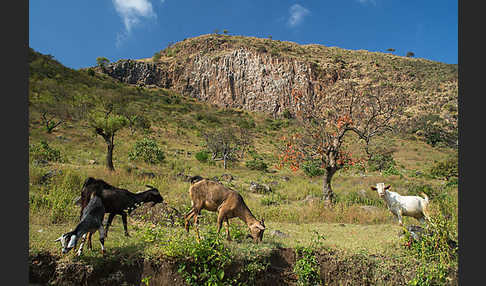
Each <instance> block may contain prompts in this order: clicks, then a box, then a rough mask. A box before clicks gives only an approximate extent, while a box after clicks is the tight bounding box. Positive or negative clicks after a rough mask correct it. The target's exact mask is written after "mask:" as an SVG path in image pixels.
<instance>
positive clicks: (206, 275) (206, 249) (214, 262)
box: [178, 230, 233, 285]
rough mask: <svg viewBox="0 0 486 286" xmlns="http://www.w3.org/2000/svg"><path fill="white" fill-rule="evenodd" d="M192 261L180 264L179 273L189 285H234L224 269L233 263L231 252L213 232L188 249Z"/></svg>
mask: <svg viewBox="0 0 486 286" xmlns="http://www.w3.org/2000/svg"><path fill="white" fill-rule="evenodd" d="M187 252H188V253H187V256H188V257H191V259H190V261H186V262H182V263H179V269H178V272H179V273H181V274H182V277H184V279H185V281H186V282H187V283H188V284H189V285H232V282H233V281H230V279H231V278H230V277H229V276H228V275H226V273H225V271H224V268H225V266H226V265H228V264H229V263H230V262H231V251H230V250H229V249H228V248H227V247H226V246H225V245H224V243H223V241H222V238H221V237H220V236H218V234H217V233H216V232H215V231H214V230H212V231H210V232H208V233H207V234H206V238H204V239H201V242H199V243H194V244H193V245H191V247H189V248H187Z"/></svg>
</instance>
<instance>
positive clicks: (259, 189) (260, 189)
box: [250, 182, 272, 194]
mask: <svg viewBox="0 0 486 286" xmlns="http://www.w3.org/2000/svg"><path fill="white" fill-rule="evenodd" d="M250 192H252V193H258V194H266V193H270V192H272V188H270V186H268V185H265V184H260V183H256V182H250Z"/></svg>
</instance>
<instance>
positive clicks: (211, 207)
mask: <svg viewBox="0 0 486 286" xmlns="http://www.w3.org/2000/svg"><path fill="white" fill-rule="evenodd" d="M189 196H190V197H191V200H192V209H191V211H190V212H188V213H187V214H186V215H185V229H186V231H187V232H189V220H190V219H191V218H192V217H194V228H195V230H196V235H197V241H200V237H199V229H198V226H197V217H198V215H199V213H200V212H201V210H203V209H205V210H208V211H212V212H218V222H217V223H218V233H219V231H220V230H221V226H222V225H223V220H224V221H226V237H227V239H228V240H231V237H230V233H229V221H228V219H230V218H234V217H238V218H240V219H241V220H242V221H244V222H245V223H246V225H247V226H248V228H249V229H250V234H251V237H252V238H253V241H254V242H260V241H262V239H263V232H264V231H265V224H264V220H263V219H262V221H261V222H259V221H258V220H257V219H256V218H255V216H253V214H252V213H251V211H250V209H249V208H248V207H247V206H246V204H245V202H244V201H243V198H242V197H241V195H240V194H239V193H238V192H236V191H234V190H231V189H229V188H227V187H225V186H223V185H222V184H220V183H217V182H214V181H211V180H207V179H203V178H201V177H200V176H195V177H192V179H191V187H190V188H189Z"/></svg>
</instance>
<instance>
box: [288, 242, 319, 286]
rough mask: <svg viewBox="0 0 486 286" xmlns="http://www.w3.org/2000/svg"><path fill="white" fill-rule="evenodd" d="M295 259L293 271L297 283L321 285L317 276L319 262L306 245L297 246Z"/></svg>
mask: <svg viewBox="0 0 486 286" xmlns="http://www.w3.org/2000/svg"><path fill="white" fill-rule="evenodd" d="M296 252H297V257H299V259H297V261H296V262H295V266H294V272H295V274H296V275H297V284H298V285H306V286H307V285H321V278H320V276H319V263H318V261H317V258H316V257H315V255H314V254H313V253H312V249H311V248H308V247H298V248H297V249H296Z"/></svg>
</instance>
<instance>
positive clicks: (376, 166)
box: [368, 150, 396, 171]
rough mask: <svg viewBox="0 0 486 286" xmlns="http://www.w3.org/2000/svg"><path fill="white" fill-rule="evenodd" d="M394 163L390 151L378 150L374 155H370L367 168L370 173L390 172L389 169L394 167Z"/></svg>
mask: <svg viewBox="0 0 486 286" xmlns="http://www.w3.org/2000/svg"><path fill="white" fill-rule="evenodd" d="M395 165H396V162H395V159H393V155H392V152H391V151H385V150H380V151H378V152H376V153H375V154H373V155H371V157H370V159H369V160H368V167H369V168H370V171H384V170H390V171H393V170H391V169H390V168H392V167H395Z"/></svg>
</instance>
